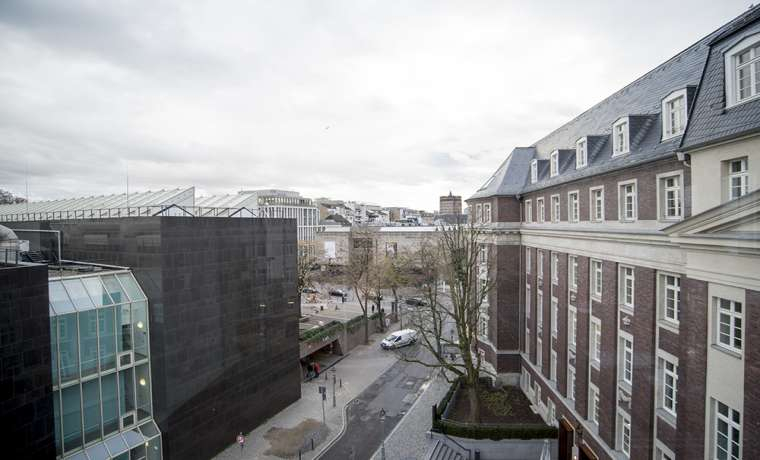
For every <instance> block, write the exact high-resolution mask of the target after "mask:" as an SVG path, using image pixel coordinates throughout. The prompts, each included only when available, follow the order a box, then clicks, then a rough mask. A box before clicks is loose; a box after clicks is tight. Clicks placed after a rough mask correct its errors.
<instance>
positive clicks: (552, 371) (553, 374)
mask: <svg viewBox="0 0 760 460" xmlns="http://www.w3.org/2000/svg"><path fill="white" fill-rule="evenodd" d="M549 360H550V361H551V362H550V363H549V380H551V381H552V382H556V381H557V352H556V351H554V350H552V351H551V353H550V354H549Z"/></svg>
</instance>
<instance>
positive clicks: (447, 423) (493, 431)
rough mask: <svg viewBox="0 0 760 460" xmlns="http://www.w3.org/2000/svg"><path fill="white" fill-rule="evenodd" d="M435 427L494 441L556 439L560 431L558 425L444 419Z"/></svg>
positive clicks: (445, 432)
mask: <svg viewBox="0 0 760 460" xmlns="http://www.w3.org/2000/svg"><path fill="white" fill-rule="evenodd" d="M436 425H437V426H436ZM433 428H434V429H435V430H436V431H439V432H441V433H444V434H447V435H449V436H458V437H460V438H468V439H492V440H494V441H498V440H501V439H554V438H556V437H557V433H558V431H557V428H556V427H553V426H549V425H544V424H529V423H511V424H504V425H482V424H481V425H479V424H473V423H461V422H453V421H451V420H443V419H441V420H437V423H433Z"/></svg>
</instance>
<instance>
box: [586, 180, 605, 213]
mask: <svg viewBox="0 0 760 460" xmlns="http://www.w3.org/2000/svg"><path fill="white" fill-rule="evenodd" d="M597 191H598V192H599V198H600V199H599V200H598V202H599V205H600V211H601V213H600V214H597V212H596V204H597V199H596V198H597V197H596V192H597ZM588 196H589V210H588V215H589V219H588V220H590V221H591V222H604V186H603V185H600V186H598V187H591V188H589V189H588Z"/></svg>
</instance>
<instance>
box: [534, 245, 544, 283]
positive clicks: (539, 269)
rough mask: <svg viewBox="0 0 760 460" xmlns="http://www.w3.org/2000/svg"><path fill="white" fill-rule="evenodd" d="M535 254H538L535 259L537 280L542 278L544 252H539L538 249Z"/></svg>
mask: <svg viewBox="0 0 760 460" xmlns="http://www.w3.org/2000/svg"><path fill="white" fill-rule="evenodd" d="M536 254H538V258H537V261H536V262H537V264H538V265H537V267H536V272H537V273H538V277H539V278H543V277H544V251H541V250H540V249H539V250H537V251H536Z"/></svg>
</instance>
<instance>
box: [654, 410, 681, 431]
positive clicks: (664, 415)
mask: <svg viewBox="0 0 760 460" xmlns="http://www.w3.org/2000/svg"><path fill="white" fill-rule="evenodd" d="M657 416H658V417H660V418H661V419H662V420H663V421H664V422H665V423H667V424H668V425H670V426H672V427H673V428H676V416H675V415H673V414H671V413H670V412H668V411H667V409H665V408H663V407H658V408H657Z"/></svg>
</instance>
